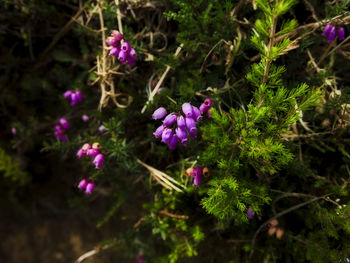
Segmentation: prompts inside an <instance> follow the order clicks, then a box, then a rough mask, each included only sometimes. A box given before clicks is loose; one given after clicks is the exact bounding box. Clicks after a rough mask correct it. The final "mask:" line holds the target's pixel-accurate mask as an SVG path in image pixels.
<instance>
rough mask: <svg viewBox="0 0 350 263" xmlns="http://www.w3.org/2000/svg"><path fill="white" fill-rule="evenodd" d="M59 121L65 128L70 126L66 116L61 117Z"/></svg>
mask: <svg viewBox="0 0 350 263" xmlns="http://www.w3.org/2000/svg"><path fill="white" fill-rule="evenodd" d="M59 122H60V124H61V126H62V128H63V129H65V130H68V129H69V128H70V125H69V122H68V121H67V119H66V118H60V119H59Z"/></svg>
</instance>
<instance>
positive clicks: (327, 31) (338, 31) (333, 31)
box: [322, 24, 345, 42]
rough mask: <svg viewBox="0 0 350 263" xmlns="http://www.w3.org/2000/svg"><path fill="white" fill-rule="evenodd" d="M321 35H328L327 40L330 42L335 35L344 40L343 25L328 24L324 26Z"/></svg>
mask: <svg viewBox="0 0 350 263" xmlns="http://www.w3.org/2000/svg"><path fill="white" fill-rule="evenodd" d="M322 35H323V36H325V37H328V42H332V41H333V40H334V39H335V37H336V36H337V37H338V39H339V40H344V38H345V31H344V28H343V27H338V28H336V27H335V26H333V25H331V24H328V25H326V27H325V28H324V31H323V34H322Z"/></svg>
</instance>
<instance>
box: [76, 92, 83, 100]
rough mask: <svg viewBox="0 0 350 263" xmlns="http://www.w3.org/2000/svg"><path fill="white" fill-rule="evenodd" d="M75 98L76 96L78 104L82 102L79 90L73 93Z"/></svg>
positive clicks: (81, 94)
mask: <svg viewBox="0 0 350 263" xmlns="http://www.w3.org/2000/svg"><path fill="white" fill-rule="evenodd" d="M75 96H76V98H77V100H78V102H81V101H83V93H81V91H79V90H78V91H76V92H75Z"/></svg>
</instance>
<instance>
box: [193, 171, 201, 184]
mask: <svg viewBox="0 0 350 263" xmlns="http://www.w3.org/2000/svg"><path fill="white" fill-rule="evenodd" d="M201 183H202V173H199V174H196V175H195V176H194V179H193V185H194V187H199V186H200V184H201Z"/></svg>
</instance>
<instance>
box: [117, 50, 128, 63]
mask: <svg viewBox="0 0 350 263" xmlns="http://www.w3.org/2000/svg"><path fill="white" fill-rule="evenodd" d="M127 56H128V55H127V53H126V52H125V51H124V50H120V52H119V54H118V59H119V61H120V62H121V63H123V64H124V63H125V62H126V58H127Z"/></svg>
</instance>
